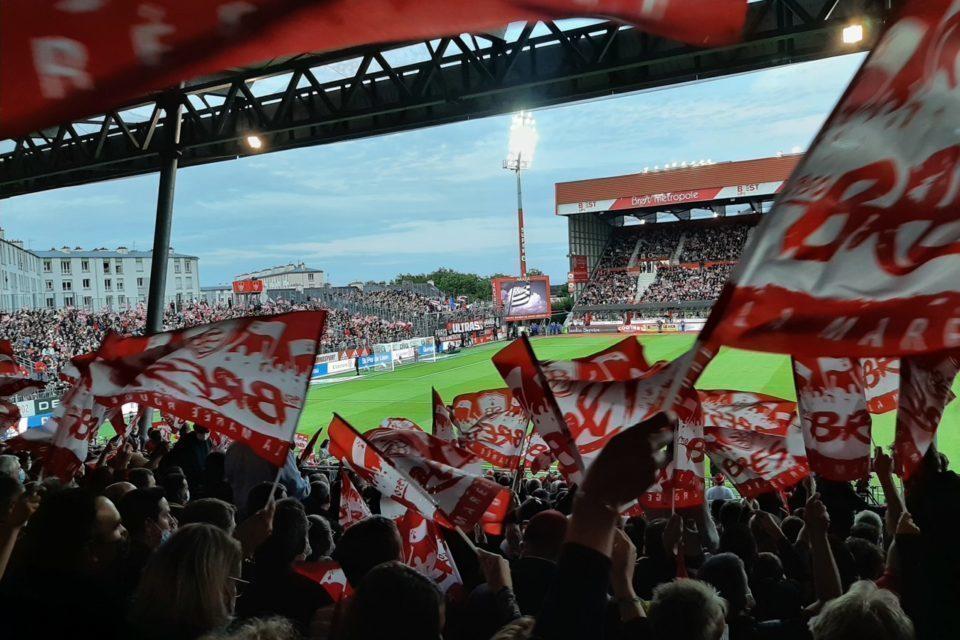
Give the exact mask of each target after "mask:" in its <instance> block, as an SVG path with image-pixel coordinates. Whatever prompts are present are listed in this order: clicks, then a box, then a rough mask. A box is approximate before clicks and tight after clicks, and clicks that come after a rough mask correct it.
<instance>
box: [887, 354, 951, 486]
mask: <svg viewBox="0 0 960 640" xmlns="http://www.w3.org/2000/svg"><path fill="white" fill-rule="evenodd" d="M958 370H960V354H958V353H957V352H953V353H935V354H930V355H926V356H911V357H909V358H904V359H903V360H901V373H900V406H899V408H898V410H897V430H896V436H895V438H894V443H893V461H894V463H895V464H896V468H897V473H899V474H900V476H901V477H902V478H904V479H906V478H909V477H910V475H912V473H913V471H914V470H915V469H916V467H917V465H918V464H919V463H920V460H921V459H922V458H923V456H924V455H925V454H926V453H927V449H929V448H930V443H931V442H933V438H934V436H935V435H936V433H937V427H939V426H940V419H941V418H942V417H943V410H944V408H946V406H947V404H948V403H949V402H951V401H952V400H953V399H954V397H955V396H954V395H953V391H952V390H951V388H952V387H953V380H954V378H956V377H957V371H958Z"/></svg>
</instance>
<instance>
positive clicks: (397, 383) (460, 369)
mask: <svg viewBox="0 0 960 640" xmlns="http://www.w3.org/2000/svg"><path fill="white" fill-rule="evenodd" d="M694 337H695V336H693V335H655V336H642V337H640V341H641V342H642V343H643V347H644V351H645V353H646V356H647V360H648V361H649V362H654V361H656V360H673V359H674V358H677V357H679V356H680V355H682V354H683V353H684V352H685V351H686V350H687V349H689V348H690V346H691V345H692V344H693V341H694ZM621 339H622V336H619V335H586V336H581V335H577V336H556V337H542V338H534V339H533V340H532V341H531V343H532V344H533V349H534V351H535V352H536V354H537V356H538V357H539V358H540V359H541V360H568V359H570V358H577V357H581V356H586V355H589V354H591V353H594V352H596V351H600V350H601V349H604V348H606V347H608V346H610V345H611V344H613V343H615V342H617V341H619V340H621ZM506 344H507V343H503V342H501V343H496V344H490V345H483V346H479V347H473V348H471V349H468V350H466V351H463V352H461V353H459V354H455V355H453V356H450V357H449V358H443V359H440V360H438V361H437V362H424V363H420V364H415V365H409V366H406V367H403V368H400V369H397V370H395V371H389V372H378V373H371V374H365V375H363V376H360V377H359V378H357V377H350V376H346V377H342V378H332V379H327V380H325V381H324V382H323V383H321V384H317V385H314V386H313V387H311V389H310V392H309V394H308V396H307V404H306V407H305V408H304V412H303V415H302V416H301V418H300V425H299V427H298V429H297V430H298V431H300V432H301V433H309V434H312V433H314V432H315V431H316V430H317V429H321V428H324V427H326V426H327V425H328V424H329V423H330V419H331V417H332V416H333V413H334V412H337V413H339V414H340V415H341V416H343V417H344V418H345V419H346V420H347V421H348V422H350V423H351V424H352V425H353V426H354V427H356V428H357V429H358V430H360V431H365V430H368V429H372V428H375V427H377V426H378V425H379V424H380V422H381V421H382V420H383V419H384V418H408V419H410V420H413V421H414V422H416V423H417V424H419V425H420V426H421V427H423V428H424V429H425V430H427V431H429V430H430V428H431V424H432V418H431V397H430V388H431V387H435V388H436V389H437V391H439V392H440V395H441V396H442V397H443V400H444V402H446V403H448V404H449V403H450V402H451V401H452V400H453V398H454V396H456V395H458V394H461V393H467V392H470V391H480V390H482V389H493V388H497V387H503V386H505V385H504V383H503V379H502V378H501V377H500V375H499V374H498V373H497V370H496V369H495V368H494V367H493V364H492V363H491V362H490V358H491V357H492V356H493V354H494V353H496V352H497V351H498V350H499V349H502V348H503V347H504V346H506ZM697 387H698V388H700V389H732V390H737V391H755V392H760V393H766V394H769V395H772V396H777V397H780V398H787V399H789V400H795V399H796V393H795V392H794V387H793V375H792V373H791V370H790V359H789V358H788V357H786V356H781V355H773V354H766V353H754V352H749V351H739V350H736V349H723V350H721V351H720V354H719V355H718V356H717V357H716V358H714V360H713V362H711V363H710V365H709V366H708V367H707V370H706V371H705V372H704V373H703V375H702V376H701V377H700V381H699V382H698V383H697ZM954 391H955V392H957V393H960V386H958V385H956V384H955V385H954ZM895 417H896V412H895V411H891V412H889V413H886V414H883V415H879V416H873V440H874V442H875V443H876V444H878V445H882V446H884V447H887V446H889V445H891V444H892V443H893V428H894V420H895ZM958 419H960V409H958V403H957V402H956V401H955V402H953V403H951V404H950V405H949V406H948V407H947V411H946V413H945V414H944V417H943V422H942V423H941V425H940V430H939V432H938V446H939V447H940V449H941V451H943V452H944V453H946V454H947V456H949V457H950V459H951V460H952V461H953V462H954V463H955V464H956V463H957V462H958V461H960V431H958V429H957V422H958Z"/></svg>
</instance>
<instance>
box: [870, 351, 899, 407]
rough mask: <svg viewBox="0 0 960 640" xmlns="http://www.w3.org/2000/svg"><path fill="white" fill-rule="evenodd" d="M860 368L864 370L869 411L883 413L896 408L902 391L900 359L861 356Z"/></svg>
mask: <svg viewBox="0 0 960 640" xmlns="http://www.w3.org/2000/svg"><path fill="white" fill-rule="evenodd" d="M860 369H861V370H862V371H863V391H864V393H865V394H866V396H867V411H869V412H870V413H874V414H881V413H887V412H889V411H893V410H894V409H896V408H897V397H898V395H899V393H900V359H899V358H860Z"/></svg>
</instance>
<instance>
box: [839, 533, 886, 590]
mask: <svg viewBox="0 0 960 640" xmlns="http://www.w3.org/2000/svg"><path fill="white" fill-rule="evenodd" d="M843 544H844V546H845V547H846V548H847V551H849V552H850V555H851V556H853V564H854V567H856V571H857V576H858V577H859V578H860V579H861V580H876V579H877V578H879V577H880V576H882V575H883V571H884V568H885V565H886V563H885V561H884V557H883V551H881V549H880V547H879V546H877V545H876V544H875V543H873V542H870V541H868V540H864V539H863V538H857V537H854V536H850V537H849V538H847V539H846V541H845V542H844V543H843Z"/></svg>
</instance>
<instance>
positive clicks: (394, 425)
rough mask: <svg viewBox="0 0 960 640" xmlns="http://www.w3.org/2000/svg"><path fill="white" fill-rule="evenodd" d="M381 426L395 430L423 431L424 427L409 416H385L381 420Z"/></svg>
mask: <svg viewBox="0 0 960 640" xmlns="http://www.w3.org/2000/svg"><path fill="white" fill-rule="evenodd" d="M380 428H381V429H393V430H394V431H423V427H421V426H420V425H418V424H417V423H416V422H414V421H413V420H410V419H408V418H384V419H383V420H382V421H381V422H380Z"/></svg>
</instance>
